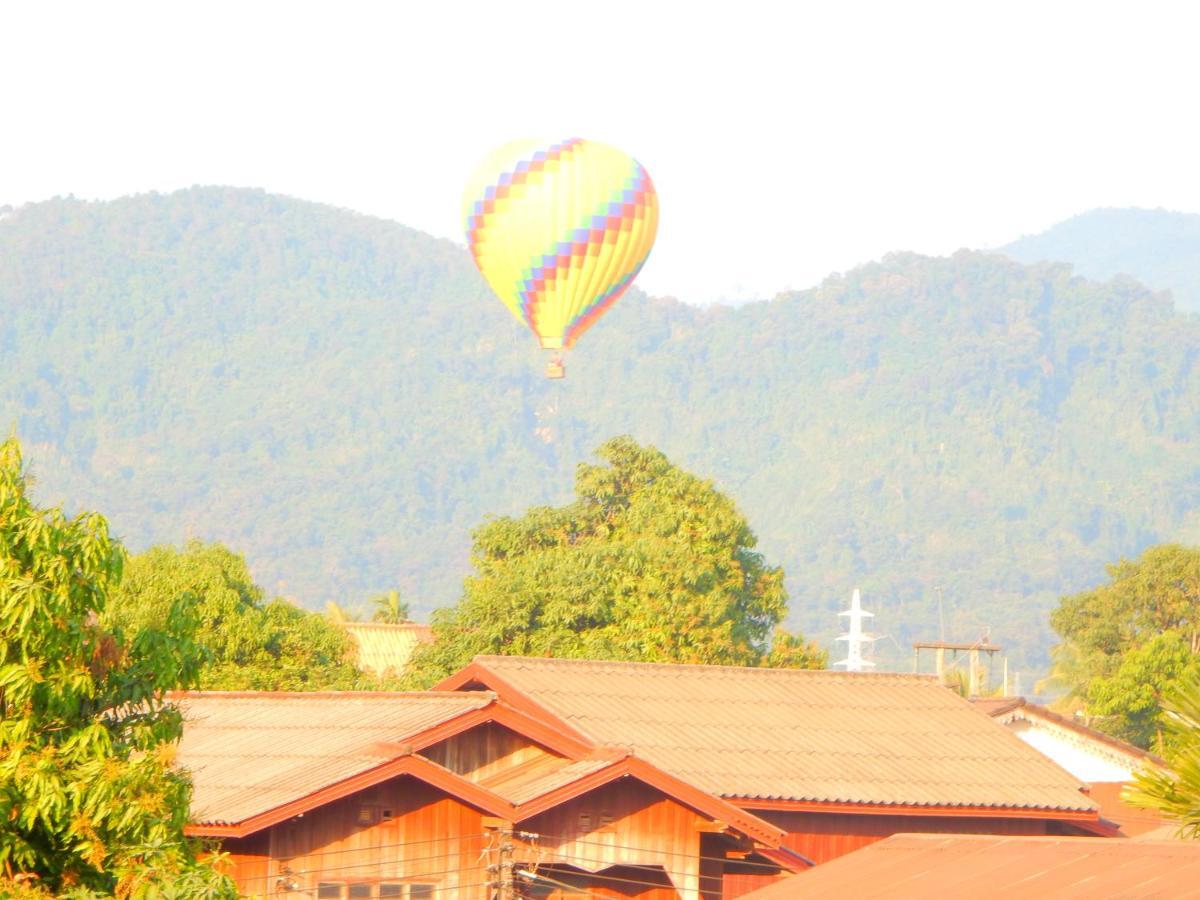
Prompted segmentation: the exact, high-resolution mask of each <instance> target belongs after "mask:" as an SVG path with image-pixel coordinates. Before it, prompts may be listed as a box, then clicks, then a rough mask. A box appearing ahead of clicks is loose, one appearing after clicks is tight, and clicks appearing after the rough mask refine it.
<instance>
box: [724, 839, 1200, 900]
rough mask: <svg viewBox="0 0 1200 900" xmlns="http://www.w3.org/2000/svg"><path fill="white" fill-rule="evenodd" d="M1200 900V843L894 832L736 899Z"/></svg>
mask: <svg viewBox="0 0 1200 900" xmlns="http://www.w3.org/2000/svg"><path fill="white" fill-rule="evenodd" d="M935 894H936V895H945V896H952V897H953V896H958V897H971V898H992V897H995V898H1000V897H1004V898H1008V897H1054V898H1056V900H1071V898H1078V900H1092V898H1096V897H1121V898H1123V900H1139V898H1179V900H1184V898H1189V897H1191V898H1200V844H1198V843H1196V842H1194V841H1170V842H1157V841H1128V840H1120V839H1113V838H1083V837H1051V838H1047V837H1007V836H994V835H939V834H897V835H893V836H892V837H890V838H887V839H885V840H882V841H880V842H878V843H876V844H871V845H870V846H868V847H864V848H863V849H861V850H855V851H854V852H853V853H848V854H846V855H845V856H842V857H839V858H838V859H835V860H833V861H831V862H827V863H825V864H824V865H820V866H817V867H816V868H815V869H812V870H810V871H808V872H805V873H803V874H800V875H793V876H791V877H789V878H785V879H781V880H780V881H778V882H776V883H775V884H772V885H770V886H768V887H765V888H760V889H759V890H757V891H752V892H751V893H749V894H745V895H743V896H744V897H745V898H746V900H776V898H778V900H783V898H785V897H797V896H800V897H814V898H820V897H828V898H834V900H843V898H845V897H854V898H856V900H868V898H874V897H879V898H883V897H889V898H890V897H918V896H920V897H924V896H933V895H935Z"/></svg>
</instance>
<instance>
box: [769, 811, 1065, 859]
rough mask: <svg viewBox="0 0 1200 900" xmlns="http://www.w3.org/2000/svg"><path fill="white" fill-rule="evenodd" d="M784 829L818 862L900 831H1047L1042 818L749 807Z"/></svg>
mask: <svg viewBox="0 0 1200 900" xmlns="http://www.w3.org/2000/svg"><path fill="white" fill-rule="evenodd" d="M752 812H755V814H756V815H758V816H761V817H762V818H763V819H766V820H767V821H768V822H770V823H772V824H773V825H776V826H778V827H780V828H782V829H783V830H784V831H786V832H787V833H788V834H787V838H786V841H785V843H786V844H787V846H788V848H789V849H792V850H795V851H796V852H797V853H802V854H804V855H805V856H807V857H808V858H809V859H811V860H812V861H813V862H815V863H817V864H820V863H823V862H827V861H828V860H831V859H836V858H837V857H839V856H844V855H846V854H847V853H850V852H852V851H854V850H857V849H859V848H860V847H865V846H867V845H868V844H873V843H874V842H875V841H880V840H883V839H884V838H885V837H888V836H889V835H893V834H899V833H901V832H926V833H931V834H1014V835H1038V834H1046V833H1047V824H1048V823H1047V822H1046V821H1045V820H1043V819H1006V818H995V819H989V818H986V817H972V816H963V817H958V816H877V815H855V814H854V813H797V812H781V811H775V810H771V811H764V810H752Z"/></svg>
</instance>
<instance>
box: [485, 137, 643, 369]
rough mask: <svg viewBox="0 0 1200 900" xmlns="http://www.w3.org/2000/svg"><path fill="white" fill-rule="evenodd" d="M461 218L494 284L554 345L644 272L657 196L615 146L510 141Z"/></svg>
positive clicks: (570, 340) (567, 340)
mask: <svg viewBox="0 0 1200 900" xmlns="http://www.w3.org/2000/svg"><path fill="white" fill-rule="evenodd" d="M463 217H464V220H465V227H466V234H467V246H468V247H469V248H470V250H471V254H472V256H474V258H475V264H476V265H477V266H479V271H480V272H482V273H483V277H484V278H485V279H487V282H488V284H489V285H491V287H492V290H493V291H495V293H496V295H497V296H498V297H499V298H500V299H501V300H502V301H504V305H505V306H507V307H508V309H509V311H510V312H512V314H513V315H514V316H516V317H517V318H518V319H520V320H521V321H522V322H524V323H525V324H526V325H527V326H528V327H529V328H530V329H531V330H532V331H533V333H534V334H536V335H537V337H538V339H539V340H540V341H541V344H542V346H543V347H545V348H547V349H555V350H556V349H559V348H562V347H570V346H572V345H573V344H574V343H575V342H576V341H577V340H578V339H579V336H580V335H582V334H583V333H584V332H585V331H587V329H588V328H590V327H591V326H592V325H593V324H595V322H596V321H597V320H598V319H599V318H600V317H601V316H602V315H604V313H605V312H606V311H607V310H608V309H609V308H610V307H612V305H613V304H614V303H616V302H617V300H618V299H620V297H621V295H622V294H623V293H624V292H625V291H626V289H628V287H629V286H630V284H632V283H633V279H634V278H636V277H637V274H638V272H639V271H641V268H642V266H643V265H644V264H645V262H646V258H647V257H648V256H649V255H650V248H651V247H652V246H653V244H654V236H655V233H656V232H657V230H658V195H657V194H656V193H655V192H654V185H653V184H652V183H651V181H650V176H649V175H647V174H646V170H645V169H644V168H642V166H641V165H640V164H639V163H638V162H637V160H635V159H632V158H630V157H629V156H627V155H625V154H624V153H622V152H621V151H620V150H617V149H616V148H614V147H609V146H607V145H605V144H601V143H597V142H596V141H587V140H582V139H580V138H572V139H570V140H566V141H561V142H560V143H556V144H546V143H542V142H536V141H517V142H514V143H512V144H508V145H506V146H504V147H501V148H500V149H499V150H497V151H495V152H494V153H492V154H491V155H490V156H488V158H487V159H486V160H485V161H484V162H483V163H482V164H481V165H480V166H479V168H478V169H477V170H476V171H475V174H474V175H473V176H472V177H471V180H470V181H469V182H468V184H467V188H466V191H465V193H464V196H463Z"/></svg>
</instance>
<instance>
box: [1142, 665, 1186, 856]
mask: <svg viewBox="0 0 1200 900" xmlns="http://www.w3.org/2000/svg"><path fill="white" fill-rule="evenodd" d="M1162 728H1163V731H1164V733H1165V735H1166V740H1165V741H1164V745H1165V747H1166V748H1167V750H1166V753H1167V762H1168V763H1169V764H1170V768H1169V769H1166V770H1163V769H1161V768H1158V767H1156V766H1144V767H1143V768H1142V769H1141V770H1140V771H1138V772H1137V773H1136V774H1135V775H1134V781H1133V785H1132V786H1131V788H1130V789H1129V790H1127V797H1128V799H1129V800H1130V802H1132V803H1133V804H1134V805H1136V806H1141V807H1144V808H1146V809H1154V810H1158V811H1159V812H1160V813H1163V814H1164V815H1166V816H1167V817H1169V818H1171V819H1174V820H1175V821H1177V822H1178V823H1179V826H1180V833H1181V834H1182V836H1184V837H1188V838H1192V839H1196V838H1200V678H1197V677H1196V674H1195V673H1193V674H1192V675H1190V676H1189V677H1187V678H1184V679H1182V680H1180V681H1179V682H1178V683H1177V684H1176V685H1175V686H1174V687H1173V688H1172V689H1171V691H1170V693H1169V694H1168V696H1167V697H1166V699H1165V700H1164V701H1163V716H1162Z"/></svg>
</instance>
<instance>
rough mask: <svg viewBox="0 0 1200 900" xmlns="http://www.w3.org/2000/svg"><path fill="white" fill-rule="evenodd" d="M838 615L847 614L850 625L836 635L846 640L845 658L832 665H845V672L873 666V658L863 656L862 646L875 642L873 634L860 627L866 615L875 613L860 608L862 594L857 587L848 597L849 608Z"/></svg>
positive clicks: (841, 639) (872, 615)
mask: <svg viewBox="0 0 1200 900" xmlns="http://www.w3.org/2000/svg"><path fill="white" fill-rule="evenodd" d="M838 615H839V616H848V617H849V618H850V627H849V629H848V630H847V631H846V632H845V633H843V634H840V635H838V640H839V641H845V642H846V658H845V659H842V660H839V661H838V662H835V663H834V665H835V666H845V667H846V671H847V672H861V671H863V670H864V669H873V668H875V663H874V661H873V660H869V659H866V658H864V657H863V648H864V647H869V646H870V645H871V644H872V643H874V642H875V635H873V634H868V633H867V632H865V631H863V627H862V626H863V619H864V618H866V617H868V616H871V617H872V618H873V617H874V616H875V614H874V613H869V612H867V611H866V610H865V609H863V608H862V595H861V594H860V593H859V590H858V588H855V589H854V595H853V596H852V597H851V598H850V608H849V609H848V610H846V611H845V612H840V613H838Z"/></svg>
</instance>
